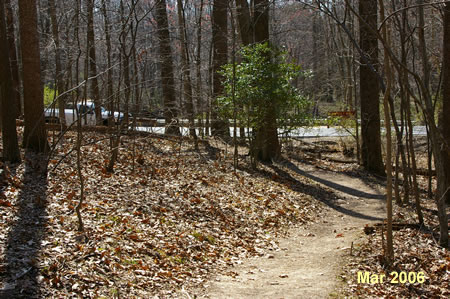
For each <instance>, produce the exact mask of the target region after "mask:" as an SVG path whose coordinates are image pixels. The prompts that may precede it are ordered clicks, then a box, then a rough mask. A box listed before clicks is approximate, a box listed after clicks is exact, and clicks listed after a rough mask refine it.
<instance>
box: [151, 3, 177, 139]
mask: <svg viewBox="0 0 450 299" xmlns="http://www.w3.org/2000/svg"><path fill="white" fill-rule="evenodd" d="M156 23H157V27H158V38H159V55H160V57H161V61H160V62H161V81H162V93H163V98H164V118H165V122H166V134H169V135H180V128H179V127H178V124H177V120H176V118H177V116H178V108H177V103H176V98H175V81H174V77H173V58H172V49H171V47H170V35H169V22H168V19H167V11H166V0H157V1H156Z"/></svg>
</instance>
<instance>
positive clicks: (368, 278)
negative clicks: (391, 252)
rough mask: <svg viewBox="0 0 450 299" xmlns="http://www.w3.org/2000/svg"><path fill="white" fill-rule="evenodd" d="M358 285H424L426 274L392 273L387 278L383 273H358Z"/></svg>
mask: <svg viewBox="0 0 450 299" xmlns="http://www.w3.org/2000/svg"><path fill="white" fill-rule="evenodd" d="M357 275H358V283H369V284H376V283H384V282H388V283H391V284H398V283H402V284H403V283H424V282H425V273H424V272H403V271H401V272H397V271H392V272H391V273H389V276H388V277H386V274H384V273H381V274H377V273H371V272H368V271H358V272H357Z"/></svg>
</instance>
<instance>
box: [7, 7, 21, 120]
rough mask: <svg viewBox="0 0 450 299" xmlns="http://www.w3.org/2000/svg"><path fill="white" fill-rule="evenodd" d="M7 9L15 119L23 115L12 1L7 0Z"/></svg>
mask: <svg viewBox="0 0 450 299" xmlns="http://www.w3.org/2000/svg"><path fill="white" fill-rule="evenodd" d="M5 9H6V30H7V37H8V45H9V62H10V64H11V73H12V81H11V84H12V88H13V99H14V102H13V103H12V104H13V105H12V106H11V107H14V106H15V107H16V108H15V109H16V112H14V113H13V114H15V117H16V118H18V117H19V116H20V115H22V104H21V100H20V78H19V62H18V57H17V50H16V37H15V35H16V34H15V30H14V17H13V11H12V8H11V0H5Z"/></svg>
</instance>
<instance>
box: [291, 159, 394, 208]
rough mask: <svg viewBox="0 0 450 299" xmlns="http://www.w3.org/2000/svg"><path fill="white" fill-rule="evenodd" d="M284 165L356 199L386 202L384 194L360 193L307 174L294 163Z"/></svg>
mask: <svg viewBox="0 0 450 299" xmlns="http://www.w3.org/2000/svg"><path fill="white" fill-rule="evenodd" d="M283 165H285V166H286V167H287V168H289V169H291V170H292V171H294V172H295V173H297V174H299V175H301V176H304V177H307V178H308V179H310V180H313V181H315V182H317V183H320V184H323V185H325V186H327V187H330V188H332V189H334V190H337V191H340V192H343V193H346V194H348V195H352V196H356V197H359V198H367V199H379V200H385V199H386V197H385V196H384V195H382V194H373V193H367V192H364V191H360V190H357V189H354V188H350V187H347V186H343V185H341V184H337V183H335V182H331V181H329V180H325V179H323V178H320V177H317V176H314V175H312V174H310V173H307V172H305V171H303V170H301V169H299V168H298V167H297V165H295V164H294V163H292V162H290V161H286V160H285V161H283Z"/></svg>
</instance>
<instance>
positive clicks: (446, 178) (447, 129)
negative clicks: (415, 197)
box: [434, 3, 450, 247]
mask: <svg viewBox="0 0 450 299" xmlns="http://www.w3.org/2000/svg"><path fill="white" fill-rule="evenodd" d="M443 24H444V38H443V50H442V53H443V59H442V86H443V87H442V102H443V107H442V119H441V122H440V125H441V131H442V135H443V136H442V137H443V143H444V144H442V145H441V146H440V149H437V148H434V150H435V151H437V150H440V151H441V158H442V161H441V162H442V167H440V168H441V169H440V171H438V167H437V165H436V171H437V175H438V178H437V180H438V186H437V188H438V192H437V195H438V198H437V205H438V216H439V227H440V237H439V244H440V245H441V246H443V247H448V246H449V244H448V219H447V213H446V208H447V204H450V150H449V149H450V117H449V115H450V3H446V4H445V6H444V23H443ZM436 162H437V161H436Z"/></svg>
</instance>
